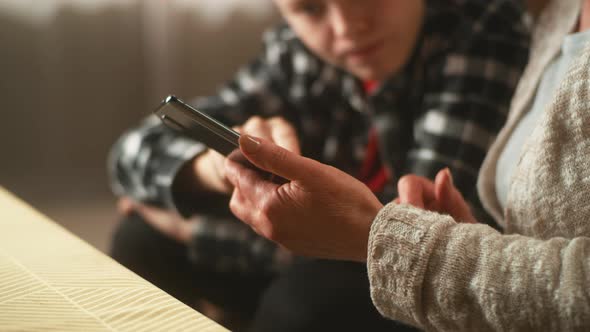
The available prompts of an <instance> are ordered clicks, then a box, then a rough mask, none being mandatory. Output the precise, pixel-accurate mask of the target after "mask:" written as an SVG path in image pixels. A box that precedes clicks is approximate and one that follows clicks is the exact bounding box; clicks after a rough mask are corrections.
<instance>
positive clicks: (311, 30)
mask: <svg viewBox="0 0 590 332" xmlns="http://www.w3.org/2000/svg"><path fill="white" fill-rule="evenodd" d="M275 3H276V5H277V7H278V9H279V10H280V12H281V13H282V15H283V16H284V18H285V20H286V22H287V25H282V26H280V27H278V28H276V29H274V30H272V31H271V32H269V33H268V34H266V35H265V38H264V40H265V50H264V53H263V54H262V55H261V57H260V58H258V59H257V60H255V61H254V62H253V63H252V64H251V65H249V66H247V67H246V68H244V69H243V70H242V71H240V72H239V73H238V75H237V77H236V79H235V80H234V81H232V82H230V83H228V84H227V85H226V86H225V87H224V88H223V89H222V90H221V91H220V93H219V95H217V96H213V97H210V98H205V99H200V100H197V101H196V102H195V103H194V104H195V106H196V107H197V108H199V109H200V110H202V111H205V112H208V113H209V114H211V115H212V116H214V117H215V118H217V119H219V120H220V121H221V122H224V123H226V124H228V125H234V126H242V128H241V130H242V131H243V132H245V133H249V134H252V135H254V136H262V137H267V138H270V139H272V140H274V141H275V142H277V143H278V144H279V145H283V146H286V147H287V148H289V149H291V150H293V151H296V152H301V153H302V154H303V155H305V156H307V157H310V158H313V159H316V160H319V161H321V162H324V163H327V164H330V165H333V166H335V167H337V168H339V169H341V170H344V171H346V172H348V173H350V174H352V175H354V176H356V177H358V178H359V179H361V180H362V181H363V182H364V183H365V184H366V185H367V186H368V187H369V188H371V190H373V191H374V192H375V193H376V194H377V195H378V196H379V197H380V199H382V200H383V201H384V202H387V201H390V200H391V199H392V198H393V197H395V195H396V192H395V184H396V182H397V179H398V178H399V177H401V176H403V175H404V174H408V173H412V174H418V175H422V176H425V177H428V178H433V177H434V175H435V174H436V172H437V171H438V170H439V169H441V168H443V167H449V168H450V170H451V171H452V173H453V177H454V179H455V184H456V185H457V187H458V188H459V189H460V190H461V191H462V192H463V194H464V195H465V196H466V197H468V198H474V197H476V195H475V178H476V175H477V171H478V169H479V166H480V163H481V161H482V160H483V157H484V156H485V153H486V150H487V148H488V146H489V144H490V143H491V141H492V139H493V138H494V136H495V133H496V132H497V131H498V130H499V128H500V127H501V125H502V124H503V122H504V119H505V114H506V111H507V109H508V106H509V105H508V104H509V100H510V98H511V95H512V91H513V89H514V87H515V84H516V82H517V81H518V78H519V76H520V73H521V70H522V67H523V66H524V64H525V62H526V59H527V51H526V50H527V45H528V37H527V28H526V27H525V25H524V23H523V11H522V8H521V7H520V4H519V3H518V2H516V1H511V0H495V1H476V0H473V1H459V0H457V1H444V2H441V1H435V0H432V1H418V0H416V1H407V0H365V1H357V0H275ZM253 117H254V118H253ZM293 128H295V129H294V130H293ZM110 167H111V171H112V178H113V188H114V189H115V192H116V193H117V194H118V195H120V196H128V197H131V198H132V199H133V200H134V201H136V202H142V203H141V204H138V203H133V204H126V207H125V210H127V211H134V212H136V213H135V214H131V216H130V217H129V218H128V219H127V220H126V221H124V222H123V223H122V224H121V226H120V229H119V230H118V232H117V234H116V236H115V241H114V244H113V256H114V257H115V258H116V259H118V260H119V261H120V262H122V263H123V264H125V265H127V266H129V267H130V268H131V269H133V270H135V271H136V272H138V273H139V274H141V275H143V276H145V277H146V278H148V279H149V280H152V281H153V282H154V283H156V284H157V285H158V286H160V287H162V288H164V289H165V290H167V291H169V292H171V293H172V294H173V295H176V296H178V297H180V298H181V299H183V300H185V301H187V302H188V301H191V296H192V295H195V294H192V293H193V292H194V293H197V294H196V295H199V296H205V297H208V298H209V299H210V300H212V301H214V302H217V303H222V304H223V305H224V306H225V307H226V308H227V307H231V306H233V307H234V308H236V307H237V310H241V311H248V310H250V311H254V310H255V308H256V304H255V303H256V299H257V298H258V297H259V296H260V294H261V293H262V292H263V290H265V289H266V288H267V287H268V286H269V284H271V282H273V281H272V280H275V278H276V276H277V274H278V273H279V272H280V271H283V270H284V269H285V267H287V266H289V265H290V263H289V262H291V259H290V257H291V256H290V254H289V253H288V252H286V251H284V250H282V249H280V248H279V247H277V246H276V245H274V244H273V243H271V242H268V241H266V240H264V239H263V238H261V237H259V236H257V235H256V234H255V233H253V232H252V231H251V230H250V229H249V228H248V227H246V226H244V225H242V224H241V223H239V222H236V221H235V219H234V218H233V217H232V216H231V215H230V214H229V213H228V209H227V205H226V206H225V207H224V208H223V211H224V212H225V213H220V210H216V209H214V208H212V203H211V198H210V196H208V195H207V193H209V194H211V193H229V192H230V190H231V187H230V186H229V184H228V182H227V180H226V179H225V178H224V174H223V172H220V171H219V170H222V169H223V166H222V165H221V159H220V157H219V156H218V155H215V154H214V153H212V152H209V151H207V150H206V147H204V146H203V145H202V144H200V143H198V142H194V141H192V140H190V139H188V138H186V137H182V136H179V135H178V134H176V133H173V132H171V131H169V130H167V129H166V128H165V127H164V126H163V125H162V124H161V123H160V122H159V120H158V119H156V118H155V117H150V118H148V119H147V120H146V121H145V122H144V123H143V124H142V125H141V126H140V127H139V128H137V129H134V130H132V131H130V132H129V133H127V134H126V135H124V136H123V137H122V138H121V139H120V141H119V142H118V143H117V144H116V145H115V147H114V148H113V152H112V155H111V163H110ZM126 202H130V201H126ZM472 203H474V204H476V205H477V200H476V199H473V201H472ZM224 204H227V199H226V200H225V201H224ZM165 210H168V212H167V211H165ZM174 211H179V212H180V213H181V214H182V215H184V216H185V217H187V218H188V217H190V220H191V221H189V222H182V221H180V218H179V217H178V216H177V215H175V212H174ZM139 215H141V217H143V219H144V221H146V222H147V223H149V224H150V225H151V226H152V227H146V225H145V224H144V223H143V221H141V220H140V219H142V218H139ZM162 234H164V235H162ZM168 238H171V239H168ZM172 239H173V240H176V242H175V241H173V240H172ZM187 248H188V250H187ZM307 264H311V265H313V266H314V268H308V267H309V265H307ZM164 271H165V272H164ZM171 271H174V273H176V275H175V276H171V275H170V274H171ZM329 274H338V276H339V280H340V281H341V282H338V283H335V282H334V278H322V276H325V275H329ZM293 276H297V277H293ZM322 280H330V282H329V283H322ZM219 290H223V291H219ZM342 290H346V293H345V292H343V291H342ZM367 290H368V281H367V280H366V271H365V270H364V267H363V266H362V265H360V264H358V265H355V264H352V263H338V262H306V261H303V262H300V263H297V264H296V265H295V267H293V268H292V269H291V270H289V271H287V272H282V273H281V274H280V277H279V279H278V281H275V282H274V284H273V286H272V287H271V293H270V295H269V294H268V293H267V295H266V296H267V299H266V300H267V301H266V302H268V298H273V297H276V299H277V302H280V303H281V305H280V306H277V311H276V312H272V313H269V314H268V315H265V317H264V319H262V320H257V325H256V328H257V329H258V330H264V329H267V328H268V329H269V330H281V331H285V330H298V329H307V330H309V329H313V328H318V327H320V326H321V327H328V328H335V327H336V326H337V325H336V324H342V326H343V327H347V328H351V326H352V325H350V324H352V323H351V322H352V321H356V322H360V324H364V325H362V326H364V328H367V326H371V325H366V324H365V323H364V322H365V321H366V322H369V321H372V320H373V319H374V317H378V314H377V313H376V311H375V310H374V308H372V306H371V304H370V299H369V298H368V296H367V294H368V292H367ZM276 294H280V295H281V296H278V295H276ZM342 294H348V295H349V297H348V298H345V299H342V298H333V296H342ZM355 294H360V295H359V296H358V297H355V296H356V295H355ZM301 295H304V296H301ZM312 304H315V305H312ZM359 304H360V305H359ZM364 304H366V308H365V309H363V305H364ZM290 305H292V306H291V307H290ZM285 306H286V307H287V308H288V309H287V310H284V307H285ZM326 308H328V309H326ZM331 308H333V309H334V310H330V309H331ZM343 308H346V309H343ZM343 310H345V311H347V312H348V311H350V315H346V314H343ZM363 310H365V311H367V312H370V311H371V310H372V312H371V313H369V314H367V315H363V314H364V313H363V312H362V311H363ZM373 313H374V315H373ZM287 316H288V317H287ZM347 317H349V318H350V319H346V318H347ZM353 318H354V319H353ZM375 319H376V318H375ZM363 320H364V321H363ZM261 321H264V323H261ZM307 323H309V324H307ZM386 323H387V322H386ZM386 323H383V322H380V323H376V324H377V325H375V326H374V328H372V330H376V329H378V328H379V327H378V326H385V325H387V324H386ZM265 324H266V325H265ZM305 324H307V325H305ZM322 324H327V325H322ZM379 324H382V325H379ZM263 325H264V326H263ZM387 327H388V328H391V327H390V326H387Z"/></svg>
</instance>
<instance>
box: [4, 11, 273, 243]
mask: <svg viewBox="0 0 590 332" xmlns="http://www.w3.org/2000/svg"><path fill="white" fill-rule="evenodd" d="M276 21H277V15H276V13H275V12H274V9H273V8H272V5H271V3H270V0H248V1H240V0H182V1H181V0H0V100H1V101H2V105H1V107H0V113H1V115H2V118H1V119H0V186H2V187H5V188H6V189H8V190H10V191H12V192H13V193H15V194H16V195H18V196H20V197H21V198H23V199H24V200H26V201H27V202H29V203H30V204H31V205H33V206H34V207H36V208H38V209H40V210H41V211H42V212H43V213H45V214H47V215H49V216H50V217H51V218H53V219H54V220H56V221H58V222H60V223H62V224H63V225H64V226H65V227H67V228H68V229H70V230H72V231H73V232H74V233H76V234H78V235H80V236H81V237H82V238H84V239H85V240H87V241H88V242H90V243H91V244H93V245H94V246H96V247H98V248H99V249H101V250H106V249H107V248H108V238H109V236H110V233H111V231H112V228H113V226H114V225H115V223H116V214H115V210H114V204H115V199H114V197H113V196H112V195H111V193H110V189H109V187H108V181H107V177H106V171H105V160H106V155H107V152H108V150H109V148H110V146H111V144H112V143H113V142H114V141H115V140H116V138H117V137H118V136H119V135H120V134H121V133H122V132H123V131H124V130H125V129H126V128H129V127H130V126H132V125H134V124H136V123H138V121H139V120H140V119H141V118H142V117H144V116H145V115H147V114H148V113H150V112H151V110H152V109H153V108H154V107H155V106H157V105H158V103H159V101H160V100H161V99H162V98H163V97H164V96H165V95H167V94H168V93H174V94H176V95H178V96H181V97H185V98H190V97H195V96H198V95H204V94H209V93H213V92H214V91H215V89H216V87H218V86H219V85H220V84H221V83H223V81H224V80H226V79H229V78H230V77H231V76H232V73H233V72H234V71H235V70H236V69H237V68H238V67H239V65H240V64H242V63H244V62H246V61H248V59H251V58H252V57H253V56H254V55H255V54H257V52H258V51H259V50H260V46H261V45H260V35H261V32H262V31H263V30H264V29H266V28H268V27H269V26H270V25H272V24H273V23H274V22H276Z"/></svg>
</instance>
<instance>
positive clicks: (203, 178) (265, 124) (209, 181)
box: [193, 116, 301, 194]
mask: <svg viewBox="0 0 590 332" xmlns="http://www.w3.org/2000/svg"><path fill="white" fill-rule="evenodd" d="M234 129H235V130H237V131H238V132H240V133H242V134H249V135H254V136H257V137H263V138H265V139H267V140H270V141H272V142H274V143H275V144H277V145H279V146H282V147H284V148H285V149H287V150H289V151H291V152H294V153H296V154H300V153H301V151H300V147H299V140H298V139H297V133H296V132H295V129H294V128H293V127H292V126H291V125H290V124H289V123H288V122H287V121H285V120H284V119H283V118H279V117H274V118H270V119H262V118H261V117H258V116H254V117H252V118H250V119H249V120H248V121H247V122H246V123H245V124H244V125H243V126H242V127H236V128H234ZM224 160H225V157H224V156H222V155H221V154H219V153H217V152H215V151H213V150H207V151H206V152H205V153H203V154H202V155H200V156H198V157H197V158H195V160H194V162H193V169H194V172H195V176H196V180H197V184H198V186H199V187H200V188H202V189H204V190H206V191H210V192H217V193H228V194H229V193H231V191H232V189H233V186H232V184H231V183H230V182H228V181H227V178H226V176H225V167H224V164H223V163H224Z"/></svg>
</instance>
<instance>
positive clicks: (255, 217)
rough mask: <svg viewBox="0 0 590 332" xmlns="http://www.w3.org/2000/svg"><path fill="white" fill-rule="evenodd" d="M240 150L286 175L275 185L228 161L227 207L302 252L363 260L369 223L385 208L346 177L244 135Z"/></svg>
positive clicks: (264, 233)
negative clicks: (229, 188) (229, 186)
mask: <svg viewBox="0 0 590 332" xmlns="http://www.w3.org/2000/svg"><path fill="white" fill-rule="evenodd" d="M240 149H241V151H242V153H243V154H244V156H246V158H248V160H250V162H252V163H253V164H254V165H256V166H257V167H259V168H260V169H263V170H266V171H268V172H270V173H273V174H275V175H278V176H281V177H283V178H285V179H288V180H289V182H287V183H285V184H281V185H279V184H276V183H273V182H269V181H267V180H265V179H263V178H262V177H261V176H260V174H259V173H257V172H256V171H253V170H251V169H248V168H245V167H243V166H241V165H240V164H238V163H236V162H233V161H231V160H229V159H228V160H226V161H225V166H226V175H227V178H228V180H229V181H230V182H231V183H232V184H233V185H234V186H235V187H234V191H233V195H232V198H231V201H230V209H231V210H232V212H233V213H234V214H235V215H236V216H237V217H238V218H239V219H241V220H242V221H244V222H245V223H247V224H248V225H250V226H251V227H252V228H253V229H254V230H255V231H256V232H257V233H258V234H260V235H262V236H264V237H266V238H268V239H270V240H273V241H275V242H277V243H279V244H280V245H282V246H284V247H286V248H287V249H289V250H291V251H293V252H295V253H297V254H302V255H308V256H314V257H320V258H330V259H342V260H353V261H365V260H366V257H367V242H368V238H369V231H370V227H371V223H372V221H373V219H374V218H375V216H376V215H377V213H378V211H379V210H380V209H381V208H382V207H383V206H382V205H381V203H380V202H379V200H378V199H377V198H376V197H375V195H373V193H372V192H371V191H370V190H369V189H368V188H367V187H366V186H365V185H364V184H363V183H361V182H359V181H358V180H356V179H354V178H353V177H351V176H350V175H348V174H346V173H344V172H342V171H340V170H338V169H336V168H334V167H330V166H327V165H324V164H321V163H319V162H317V161H314V160H311V159H308V158H305V157H302V156H299V155H297V154H296V153H293V152H290V151H288V150H286V149H283V148H281V147H279V146H277V145H275V144H273V143H272V142H270V141H268V140H265V139H258V138H253V137H250V136H247V135H243V136H242V137H241V138H240Z"/></svg>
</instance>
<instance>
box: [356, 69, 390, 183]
mask: <svg viewBox="0 0 590 332" xmlns="http://www.w3.org/2000/svg"><path fill="white" fill-rule="evenodd" d="M378 86H379V82H377V81H365V82H363V87H364V89H365V93H366V95H371V94H372V93H373V92H375V89H377V87H378ZM359 180H361V181H362V182H363V183H364V184H366V185H367V187H369V189H371V191H372V192H374V193H379V192H381V191H383V188H384V187H385V184H386V183H387V180H389V175H388V172H387V169H386V168H385V166H384V165H383V161H382V160H381V156H380V155H379V144H378V137H377V130H376V129H375V127H374V126H372V127H371V128H370V129H369V138H368V141H367V150H366V152H365V159H364V160H363V162H362V164H361V169H360V173H359Z"/></svg>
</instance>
